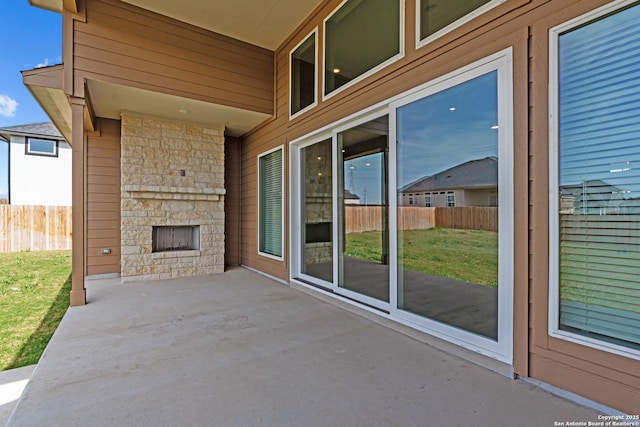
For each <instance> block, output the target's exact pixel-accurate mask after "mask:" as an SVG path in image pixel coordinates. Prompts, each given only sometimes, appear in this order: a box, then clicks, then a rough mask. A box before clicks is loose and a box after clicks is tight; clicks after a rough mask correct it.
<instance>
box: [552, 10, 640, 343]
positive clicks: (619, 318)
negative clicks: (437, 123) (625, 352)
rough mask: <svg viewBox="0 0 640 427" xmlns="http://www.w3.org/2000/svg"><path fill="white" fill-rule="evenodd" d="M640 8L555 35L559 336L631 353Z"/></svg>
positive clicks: (635, 324) (639, 196)
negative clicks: (588, 339) (619, 347)
mask: <svg viewBox="0 0 640 427" xmlns="http://www.w3.org/2000/svg"><path fill="white" fill-rule="evenodd" d="M638 22H640V6H638V4H636V5H634V6H632V7H628V8H626V9H624V10H622V11H619V12H617V13H615V14H612V15H608V16H606V17H604V18H601V19H599V20H597V21H594V22H590V23H588V24H586V25H583V26H580V27H578V28H577V29H574V30H571V31H567V32H565V33H562V34H560V35H559V49H558V51H559V55H558V61H559V64H558V65H559V67H558V70H559V76H558V79H559V82H558V83H559V86H558V89H559V92H558V93H559V100H558V101H559V105H558V107H559V153H558V155H559V157H558V160H559V163H558V164H559V189H558V193H559V194H558V196H559V198H560V201H559V213H558V217H559V238H560V242H559V243H560V247H559V249H560V260H559V261H560V264H559V284H560V310H559V312H560V318H559V327H560V329H562V330H567V331H571V332H575V333H578V334H582V335H586V336H589V337H592V338H596V339H599V340H603V341H609V342H614V343H616V344H619V345H623V346H627V347H632V348H640V149H639V146H638V141H640V26H638Z"/></svg>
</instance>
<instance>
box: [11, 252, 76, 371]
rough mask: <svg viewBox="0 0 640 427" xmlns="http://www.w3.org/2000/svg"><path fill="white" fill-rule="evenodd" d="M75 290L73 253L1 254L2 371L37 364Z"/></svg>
mask: <svg viewBox="0 0 640 427" xmlns="http://www.w3.org/2000/svg"><path fill="white" fill-rule="evenodd" d="M70 290H71V251H47V252H13V253H0V370H5V369H13V368H19V367H21V366H27V365H32V364H34V363H38V360H39V359H40V356H41V355H42V352H43V351H44V349H45V347H46V346H47V344H48V343H49V340H50V339H51V336H52V335H53V333H54V332H55V330H56V328H57V327H58V324H59V323H60V320H62V316H64V313H65V312H66V311H67V308H68V307H69V291H70Z"/></svg>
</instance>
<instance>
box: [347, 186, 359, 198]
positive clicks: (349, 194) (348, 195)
mask: <svg viewBox="0 0 640 427" xmlns="http://www.w3.org/2000/svg"><path fill="white" fill-rule="evenodd" d="M344 198H345V199H355V200H360V196H358V195H357V194H355V193H352V192H351V191H349V190H347V189H346V188H345V189H344Z"/></svg>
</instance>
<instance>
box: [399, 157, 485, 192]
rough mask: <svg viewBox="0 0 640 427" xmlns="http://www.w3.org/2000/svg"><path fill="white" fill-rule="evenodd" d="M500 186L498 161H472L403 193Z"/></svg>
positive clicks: (411, 185) (427, 179)
mask: <svg viewBox="0 0 640 427" xmlns="http://www.w3.org/2000/svg"><path fill="white" fill-rule="evenodd" d="M497 185H498V159H497V158H495V157H485V158H484V159H478V160H470V161H468V162H465V163H462V164H459V165H456V166H454V167H452V168H449V169H446V170H444V171H442V172H438V173H437V174H435V175H431V176H426V177H424V178H422V179H420V180H418V181H416V182H414V183H413V184H410V185H409V186H407V187H405V188H403V189H402V192H403V193H405V192H410V191H425V190H426V191H429V190H431V191H433V190H452V189H456V188H474V187H475V188H478V187H495V186H497Z"/></svg>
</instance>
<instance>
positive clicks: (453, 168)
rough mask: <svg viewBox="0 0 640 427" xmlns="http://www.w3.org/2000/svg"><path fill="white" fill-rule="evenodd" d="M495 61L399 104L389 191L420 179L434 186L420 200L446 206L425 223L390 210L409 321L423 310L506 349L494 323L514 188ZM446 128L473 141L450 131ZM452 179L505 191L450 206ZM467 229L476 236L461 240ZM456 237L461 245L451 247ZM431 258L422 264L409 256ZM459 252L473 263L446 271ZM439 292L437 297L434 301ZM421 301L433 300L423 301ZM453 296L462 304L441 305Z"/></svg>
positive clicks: (504, 303) (505, 286)
mask: <svg viewBox="0 0 640 427" xmlns="http://www.w3.org/2000/svg"><path fill="white" fill-rule="evenodd" d="M498 58H500V59H496V61H495V62H490V63H486V64H484V65H483V66H482V67H477V68H475V69H471V70H469V71H467V72H465V73H462V74H460V75H457V76H455V77H454V78H450V79H447V80H444V79H443V80H442V81H441V82H440V83H437V84H434V85H433V87H428V88H426V89H425V90H424V91H422V92H419V93H417V94H416V95H414V96H410V97H408V99H407V101H408V102H403V103H402V104H401V105H399V106H398V108H397V110H396V116H397V121H396V123H397V124H396V129H397V154H396V162H397V165H396V170H397V173H396V176H397V181H396V183H395V185H396V190H397V191H400V190H401V189H402V188H405V186H406V185H408V184H409V183H413V182H420V186H421V187H422V188H424V189H431V190H433V191H430V193H431V194H430V195H428V196H425V204H426V205H431V202H433V206H434V207H436V208H443V209H439V210H438V211H437V214H436V215H434V217H433V220H432V221H431V222H429V223H425V224H420V223H416V224H415V225H414V224H411V225H408V224H410V221H412V220H413V218H412V217H411V215H412V213H411V212H409V211H406V210H405V208H403V207H402V206H398V207H397V218H398V223H399V224H403V226H402V227H401V226H398V229H397V242H398V245H397V256H398V261H397V265H398V268H397V273H398V279H397V280H398V286H397V288H398V290H397V305H398V309H400V310H401V311H402V313H403V315H405V316H407V318H410V316H420V317H422V318H426V319H429V320H432V321H436V322H440V323H443V324H446V325H448V326H450V327H454V328H457V329H458V330H461V331H466V332H467V333H470V334H474V336H475V337H482V338H483V339H484V340H486V341H484V342H485V344H484V345H486V346H487V348H490V346H491V345H490V344H488V342H489V341H492V342H493V344H494V345H495V348H500V351H501V352H505V353H508V352H509V351H510V350H509V348H508V347H509V346H508V342H509V340H510V338H511V337H510V335H509V334H508V333H506V334H505V333H504V332H502V331H500V328H499V327H498V325H499V323H500V319H501V318H508V317H509V314H508V313H509V312H510V301H512V294H511V292H512V286H513V278H512V275H511V272H512V271H513V270H512V269H513V264H512V263H513V258H512V250H511V249H509V248H512V247H513V246H512V245H513V234H512V233H513V231H512V230H513V229H512V227H513V216H512V209H513V208H512V206H513V205H512V199H510V197H509V196H508V195H509V194H511V193H512V187H511V185H512V178H511V175H510V174H511V173H512V172H511V171H512V165H513V163H512V154H511V151H510V150H511V147H512V145H513V137H512V134H511V133H510V131H509V129H510V126H511V124H510V123H511V122H510V115H511V114H512V113H511V111H512V110H511V106H510V104H508V101H507V99H506V98H508V96H507V95H506V94H508V93H509V91H510V81H509V75H510V70H509V69H508V68H507V65H506V63H505V62H504V61H506V58H505V57H498ZM501 94H503V96H501ZM451 129H456V130H458V131H460V133H461V134H465V135H474V138H473V140H472V141H470V140H467V139H464V138H459V137H455V136H452V135H451ZM498 159H499V160H498ZM454 183H455V184H454ZM453 185H456V186H459V187H460V188H487V187H493V188H494V189H495V190H496V191H497V188H498V186H500V188H501V190H500V192H499V193H500V194H501V196H503V197H502V199H501V200H500V203H499V206H496V207H486V208H483V209H478V208H476V207H464V206H461V207H459V208H456V209H460V211H459V212H455V213H454V212H452V210H451V209H447V208H451V207H455V206H456V194H455V192H454V191H452V190H449V188H452V186H453ZM436 190H437V191H436ZM505 195H507V197H504V196H505ZM463 217H464V219H463V220H462V221H461V219H462V218H463ZM498 219H499V221H498ZM471 235H473V236H474V237H473V240H468V238H469V236H471ZM458 239H460V241H465V242H467V243H466V244H464V245H462V246H450V245H449V243H450V242H451V241H452V240H458ZM432 255H433V256H434V258H433V262H432V263H431V262H430V263H429V265H428V266H427V265H426V264H425V265H424V266H421V265H419V263H417V262H416V260H421V261H420V262H422V261H423V260H425V259H427V257H430V256H432ZM462 258H464V259H465V262H466V263H468V264H469V265H474V268H473V269H467V270H465V271H453V268H452V267H453V266H454V265H456V260H460V259H462ZM446 260H450V261H446ZM444 283H446V285H445V286H443V284H444ZM457 292H460V296H456V293H457ZM462 295H464V296H462ZM471 295H473V296H471ZM441 298H443V299H442V300H441V301H442V303H434V302H435V301H437V300H439V299H441ZM425 300H428V301H430V302H431V303H432V304H433V305H431V306H430V305H428V304H424V301H425ZM453 300H455V301H457V302H458V303H460V305H459V306H457V307H454V306H453V305H447V304H448V303H446V302H445V301H453ZM445 306H447V308H443V307H445ZM470 307H473V315H469V316H468V317H465V318H462V317H458V316H456V315H455V313H456V312H460V311H464V312H467V313H470V311H469V308H470ZM505 316H506V317H505ZM413 318H414V319H416V321H419V320H418V318H416V317H413ZM505 326H507V325H505Z"/></svg>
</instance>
